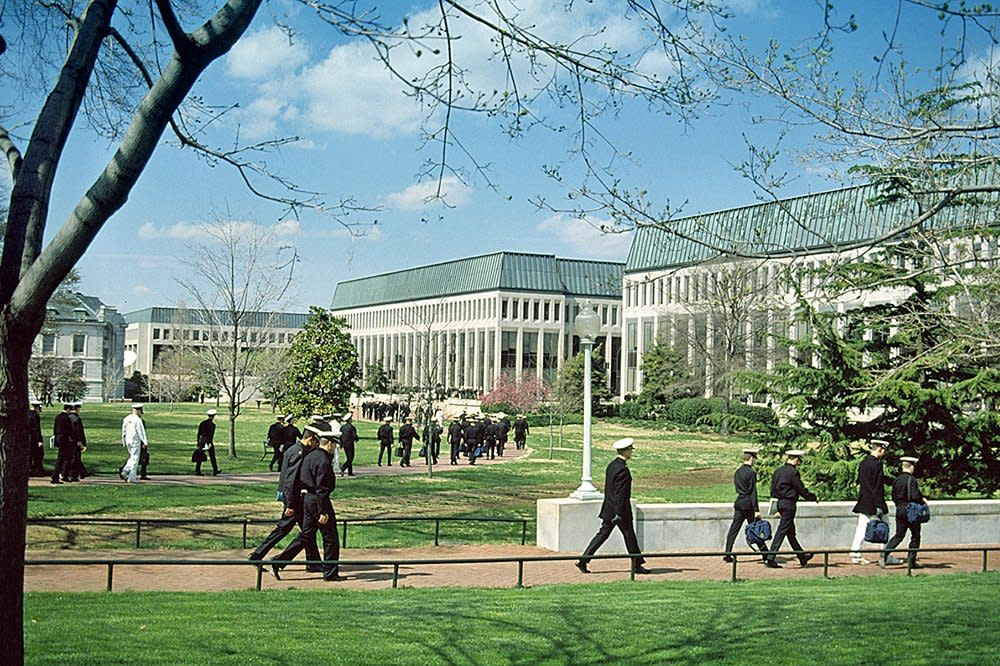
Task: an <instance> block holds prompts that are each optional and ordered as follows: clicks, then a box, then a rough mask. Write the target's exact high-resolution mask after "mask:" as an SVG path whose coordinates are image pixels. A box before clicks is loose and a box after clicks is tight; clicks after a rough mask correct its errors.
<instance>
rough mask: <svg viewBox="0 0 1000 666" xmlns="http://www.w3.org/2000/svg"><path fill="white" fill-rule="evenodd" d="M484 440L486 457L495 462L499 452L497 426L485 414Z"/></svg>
mask: <svg viewBox="0 0 1000 666" xmlns="http://www.w3.org/2000/svg"><path fill="white" fill-rule="evenodd" d="M483 440H484V441H483V444H484V445H485V446H484V447H483V448H484V449H485V456H486V457H487V458H489V459H490V460H493V459H494V458H495V457H496V451H497V424H496V423H494V422H493V421H492V420H491V419H490V417H489V416H487V415H486V414H483Z"/></svg>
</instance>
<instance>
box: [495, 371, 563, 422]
mask: <svg viewBox="0 0 1000 666" xmlns="http://www.w3.org/2000/svg"><path fill="white" fill-rule="evenodd" d="M551 397H552V389H551V388H549V386H548V385H547V384H546V383H545V382H544V381H542V380H541V379H539V378H538V375H536V374H535V373H532V372H526V373H524V374H523V375H521V381H519V382H514V381H513V380H512V379H511V378H510V377H508V376H507V375H504V374H501V375H500V377H499V378H498V379H497V381H496V382H495V383H494V384H493V389H492V390H491V391H490V392H489V393H487V394H486V395H484V396H483V397H482V401H483V408H485V409H487V410H488V411H491V412H497V411H503V412H513V413H524V414H531V413H533V412H536V411H538V410H539V408H540V407H542V405H543V404H544V403H546V402H548V401H549V400H550V399H551Z"/></svg>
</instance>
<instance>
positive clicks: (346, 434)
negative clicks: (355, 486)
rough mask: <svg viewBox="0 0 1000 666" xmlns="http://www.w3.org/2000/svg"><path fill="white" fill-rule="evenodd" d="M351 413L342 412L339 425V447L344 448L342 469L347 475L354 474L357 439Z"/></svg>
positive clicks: (356, 430)
mask: <svg viewBox="0 0 1000 666" xmlns="http://www.w3.org/2000/svg"><path fill="white" fill-rule="evenodd" d="M353 416H354V415H353V414H351V413H350V412H347V413H345V414H344V416H343V417H342V418H343V421H344V424H343V425H342V426H340V448H342V449H344V466H343V468H342V469H343V471H344V473H346V474H347V476H354V446H355V444H357V441H358V429H357V428H355V427H354V422H353V420H352V419H353Z"/></svg>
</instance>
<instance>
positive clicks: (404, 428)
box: [399, 423, 420, 446]
mask: <svg viewBox="0 0 1000 666" xmlns="http://www.w3.org/2000/svg"><path fill="white" fill-rule="evenodd" d="M414 439H420V435H418V434H417V429H416V428H414V427H413V424H412V423H404V424H403V425H401V426H400V427H399V443H400V444H402V445H403V446H413V440H414Z"/></svg>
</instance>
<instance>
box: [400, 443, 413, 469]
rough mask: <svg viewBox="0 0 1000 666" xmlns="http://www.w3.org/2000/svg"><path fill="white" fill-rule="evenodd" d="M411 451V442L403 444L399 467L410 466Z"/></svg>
mask: <svg viewBox="0 0 1000 666" xmlns="http://www.w3.org/2000/svg"><path fill="white" fill-rule="evenodd" d="M412 450H413V442H410V443H409V444H403V457H402V458H400V460H399V466H400V467H409V466H410V452H411V451H412Z"/></svg>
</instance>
